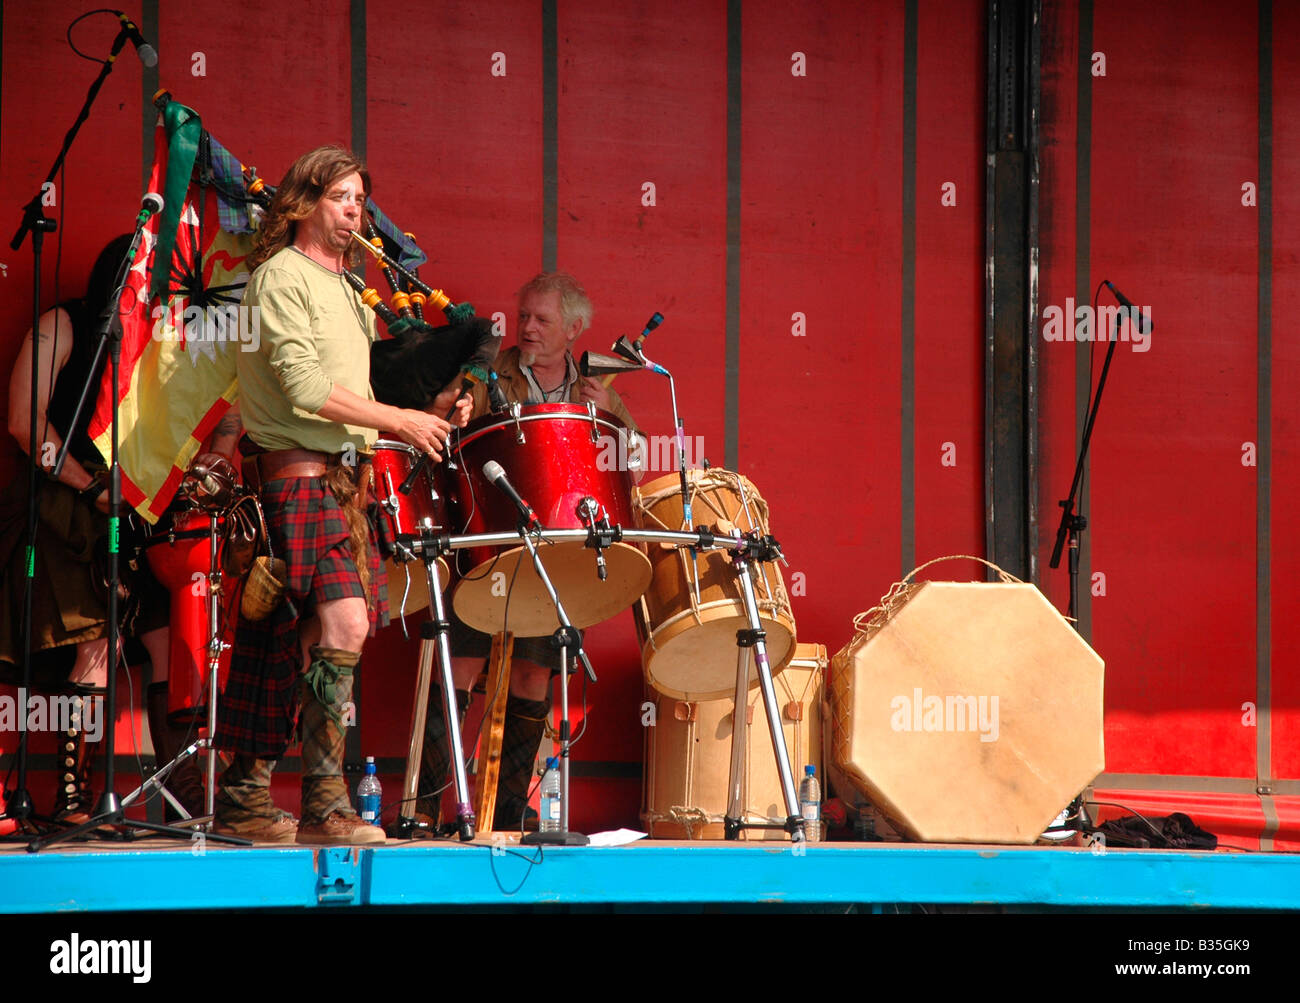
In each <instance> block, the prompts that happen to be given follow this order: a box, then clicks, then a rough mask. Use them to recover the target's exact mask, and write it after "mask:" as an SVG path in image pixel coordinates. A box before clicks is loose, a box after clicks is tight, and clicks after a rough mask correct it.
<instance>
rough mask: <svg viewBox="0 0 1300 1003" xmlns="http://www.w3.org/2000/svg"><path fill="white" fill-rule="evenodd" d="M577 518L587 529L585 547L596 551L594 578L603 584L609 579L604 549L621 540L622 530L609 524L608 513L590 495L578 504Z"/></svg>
mask: <svg viewBox="0 0 1300 1003" xmlns="http://www.w3.org/2000/svg"><path fill="white" fill-rule="evenodd" d="M578 518H579V519H580V520H582V524H583V525H584V526H586V527H587V532H588V534H589V535H588V537H587V543H586V546H588V547H594V548H595V550H596V576H597V577H598V578H599V579H600V580H601V581H602V582H603V581H606V580H607V579H608V578H609V568H608V567H607V566H606V564H605V548H606V547H612V546H613V545H614V544H616V543H618V542H619V541H620V540H622V539H623V528H622V527H621V526H618V527H615V526H611V525H610V524H609V513H608V512H606V511H605V506H603V505H601V504H600V503H599V502H598V501H596V499H595V498H592V497H591V496H590V495H588V496H587V497H585V498H583V499H582V500H581V501H580V502H578Z"/></svg>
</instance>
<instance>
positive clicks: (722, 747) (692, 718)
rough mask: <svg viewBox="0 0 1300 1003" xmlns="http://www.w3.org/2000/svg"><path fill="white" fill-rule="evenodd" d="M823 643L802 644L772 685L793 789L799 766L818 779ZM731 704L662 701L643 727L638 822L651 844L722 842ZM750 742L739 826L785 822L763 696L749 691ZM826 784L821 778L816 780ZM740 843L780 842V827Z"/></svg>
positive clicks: (784, 835) (751, 834)
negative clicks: (811, 768)
mask: <svg viewBox="0 0 1300 1003" xmlns="http://www.w3.org/2000/svg"><path fill="white" fill-rule="evenodd" d="M825 675H826V646H825V645H824V644H800V645H797V646H796V649H795V652H794V657H793V658H792V659H791V660H790V663H789V665H787V666H786V669H785V671H784V672H782V673H781V674H780V675H779V676H777V677H776V678H775V679H774V680H773V683H774V685H775V686H776V702H777V705H778V706H779V707H780V708H781V730H782V731H783V732H784V734H785V747H786V752H787V753H788V754H789V756H790V769H791V771H792V772H793V774H794V777H793V779H794V782H795V789H796V790H798V785H799V780H800V778H801V777H802V776H803V767H804V765H805V764H807V763H812V764H813V765H814V766H816V767H817V776H818V777H821V776H822V690H823V686H824V681H825ZM732 706H733V704H732V701H731V700H730V699H727V700H709V701H701V702H688V701H683V700H675V699H673V698H671V697H664V696H660V697H658V698H657V700H656V701H655V724H654V727H652V728H646V757H645V763H646V773H645V778H646V779H645V792H644V800H643V811H642V813H641V819H642V821H643V822H644V823H645V825H646V831H647V832H649V833H650V835H651V836H652V837H653V838H655V839H722V838H724V835H725V833H724V826H723V818H724V817H725V816H726V813H727V780H728V775H729V774H730V772H731V722H732ZM746 712H747V715H748V721H749V742H748V743H747V745H746V747H745V774H744V778H743V783H742V787H741V795H742V798H743V800H742V803H743V804H744V806H745V821H748V822H773V823H781V822H784V821H785V818H786V814H785V798H784V796H783V795H782V793H781V778H780V776H779V775H778V774H777V769H776V753H775V750H773V748H772V738H771V734H770V732H769V731H768V727H767V711H766V710H765V709H764V707H763V697H762V694H761V693H760V692H758V691H757V690H751V691H750V693H749V699H748V701H747V705H746ZM822 782H823V783H825V781H824V780H823V781H822ZM742 836H743V837H744V838H746V839H778V840H783V841H786V842H788V841H789V838H790V837H789V835H788V834H787V833H785V832H782V831H779V830H754V831H750V832H744V833H742Z"/></svg>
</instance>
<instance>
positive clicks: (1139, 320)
mask: <svg viewBox="0 0 1300 1003" xmlns="http://www.w3.org/2000/svg"><path fill="white" fill-rule="evenodd" d="M1101 284H1102V285H1104V286H1105V287H1106V288H1107V289H1109V290H1110V291H1111V292H1112V293H1114V294H1115V298H1116V299H1117V300H1119V304H1120V306H1122V307H1124V309H1126V310H1127V311H1128V315H1129V319H1130V320H1132V321H1133V323H1134V324H1136V325H1137V329H1138V331H1139V333H1141V334H1150V333H1151V329H1152V327H1153V326H1154V325H1153V324H1152V323H1151V318H1150V317H1148V316H1147V315H1146V314H1144V313H1143V312H1142V311H1141V310H1139V309H1138V308H1137V307H1135V306H1134V305H1133V304H1132V303H1130V302H1129V298H1128V297H1127V296H1125V295H1124V294H1123V293H1122V292H1120V291H1119V290H1118V289H1116V288H1115V283H1113V282H1111V280H1110V279H1102V281H1101Z"/></svg>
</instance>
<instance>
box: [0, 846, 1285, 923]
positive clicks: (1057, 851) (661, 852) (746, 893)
mask: <svg viewBox="0 0 1300 1003" xmlns="http://www.w3.org/2000/svg"><path fill="white" fill-rule="evenodd" d="M601 904H605V905H621V906H629V907H635V906H637V905H645V906H647V907H656V908H669V909H673V908H683V909H690V908H691V907H692V906H698V905H701V904H716V905H727V906H743V905H762V904H775V905H781V906H795V907H797V906H810V907H826V906H834V905H845V906H848V905H857V906H863V907H868V908H870V907H873V906H880V907H890V906H895V905H913V904H944V905H961V904H967V905H973V906H978V905H993V906H1005V907H1008V908H1011V909H1015V910H1017V911H1019V910H1022V909H1030V910H1033V909H1037V908H1067V909H1078V908H1098V909H1135V908H1136V909H1153V908H1154V909H1186V910H1189V911H1194V912H1200V911H1214V910H1222V909H1234V910H1236V909H1264V910H1300V856H1298V855H1294V854H1281V853H1204V852H1167V851H1152V850H1107V851H1106V852H1104V853H1097V852H1094V850H1092V849H1077V848H1066V847H1046V848H1044V847H1005V846H999V847H991V846H918V845H899V844H891V845H868V846H863V845H860V844H853V845H849V844H819V845H814V846H812V847H810V848H808V849H806V850H805V851H803V852H798V851H797V850H796V849H794V848H792V847H791V846H790V845H789V844H779V843H744V844H717V843H708V844H701V843H691V844H687V843H663V842H656V843H646V842H642V843H637V844H633V845H631V846H624V847H617V848H600V849H593V848H566V849H547V850H544V851H539V850H538V849H536V848H534V847H520V846H517V845H514V844H495V845H493V844H489V843H477V844H470V845H459V844H453V843H432V844H430V843H422V844H416V845H410V844H389V845H387V846H381V847H375V848H370V849H364V850H351V849H345V848H340V849H320V850H314V851H313V850H312V849H310V848H299V847H285V848H272V847H265V848H260V847H259V848H252V849H231V848H225V847H217V846H214V845H212V844H206V845H204V844H202V843H194V844H191V845H186V844H181V845H180V846H171V845H161V844H159V843H157V842H151V843H150V844H149V845H148V846H147V847H146V846H138V845H137V846H106V847H102V848H101V847H95V848H93V849H90V848H86V847H77V848H61V847H60V848H53V849H50V850H47V851H45V852H43V853H40V854H29V853H27V852H25V850H24V849H23V848H22V847H21V846H12V845H11V846H9V847H6V848H5V850H4V851H3V852H0V912H3V913H59V912H74V913H75V912H101V911H123V910H187V909H201V910H212V909H237V910H252V909H284V908H291V909H292V908H302V909H357V908H367V907H385V908H403V907H405V908H412V909H416V908H441V907H448V906H476V907H492V906H499V907H503V908H506V909H509V908H517V907H521V906H539V905H545V906H565V905H571V906H593V905H601Z"/></svg>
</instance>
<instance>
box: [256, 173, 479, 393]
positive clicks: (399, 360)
mask: <svg viewBox="0 0 1300 1003" xmlns="http://www.w3.org/2000/svg"><path fill="white" fill-rule="evenodd" d="M240 167H241V170H242V172H243V175H244V181H245V191H246V194H247V197H248V198H249V200H250V201H252V202H253V203H254V204H256V205H258V206H260V207H261V208H262V209H263V210H264V211H265V210H269V209H270V208H271V205H272V203H273V201H274V198H275V192H276V189H275V188H274V187H273V186H272V185H269V184H267V183H266V181H265V180H264V179H262V178H259V177H257V176H256V171H255V170H252V169H249V168H247V167H244V166H243V165H242V164H241V165H240ZM377 212H378V210H377V208H376V207H375V205H374V203H373V202H372V201H370V200H369V199H367V202H366V210H365V212H364V214H363V220H364V229H365V236H364V237H363V236H362V235H361V234H360V233H357V232H353V234H352V236H353V237H354V238H355V240H356V241H357V244H358V245H359V246H360V247H362V248H364V249H365V250H366V252H367V253H368V254H369V255H370V256H371V257H373V258H374V259H375V261H376V262H377V264H378V266H379V270H380V272H381V273H382V274H383V276H384V280H385V282H386V283H387V285H388V288H389V290H390V297H389V299H388V302H385V301H384V298H383V297H382V296H381V295H380V293H379V291H378V290H377V289H375V288H374V287H373V286H370V285H367V284H366V280H365V278H364V277H363V276H362V275H361V274H358V273H357V272H356V271H353V270H351V269H344V271H343V278H344V279H345V280H346V281H347V283H348V284H349V285H350V286H352V288H353V289H355V290H356V292H357V294H358V296H360V298H361V301H362V302H363V303H364V304H365V305H366V306H367V307H369V308H370V309H371V310H372V311H374V313H375V316H376V317H378V318H379V319H380V320H382V321H383V322H384V326H385V328H386V329H387V333H388V335H389V337H388V338H386V339H381V340H380V341H376V342H375V343H374V344H373V345H372V346H371V349H370V385H371V387H372V388H373V390H374V393H375V399H376V400H378V401H380V402H382V403H384V404H391V405H393V406H394V407H404V408H412V409H415V410H423V409H425V408H427V407H428V406H429V405H430V404H432V403H433V400H434V398H435V397H437V395H438V394H439V393H440V392H442V391H443V390H444V389H445V388H447V387H448V386H449V385H451V384H452V383H453V382H454V381H455V380H456V378H457V377H460V380H461V393H462V395H463V394H465V393H468V392H469V391H470V389H471V388H472V387H473V386H474V385H475V384H477V383H487V382H488V381H489V378H490V376H491V369H492V363H493V362H494V361H495V360H496V357H497V354H498V352H499V351H500V348H501V336H500V335H499V334H497V333H496V332H495V331H494V329H493V325H492V322H491V321H489V320H487V319H486V318H481V317H475V316H474V307H473V305H472V304H470V303H464V302H461V303H457V302H454V301H453V300H452V298H451V297H450V296H449V295H448V294H447V293H446V292H445V291H444V290H442V289H435V288H433V287H432V286H430V285H428V284H427V283H426V282H424V281H423V280H422V279H421V278H420V275H419V268H418V266H415V267H411V268H408V267H407V266H406V265H405V264H403V263H402V261H401V256H402V254H403V252H405V254H406V256H407V257H408V258H410V257H412V256H422V255H421V254H420V253H419V249H418V245H416V244H415V238H414V235H412V234H410V233H403V236H404V237H405V238H406V245H405V246H404V247H401V246H395V245H396V241H394V240H393V239H392V237H390V236H388V235H387V234H385V233H384V232H382V231H381V230H380V228H379V227H378V226H377V225H376V220H375V216H376V214H377ZM426 307H432V308H433V309H436V310H441V311H442V312H443V315H444V317H445V319H446V321H447V322H446V323H445V324H443V325H441V326H437V327H435V326H433V324H431V323H430V322H429V321H428V319H426V313H425V311H426Z"/></svg>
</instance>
